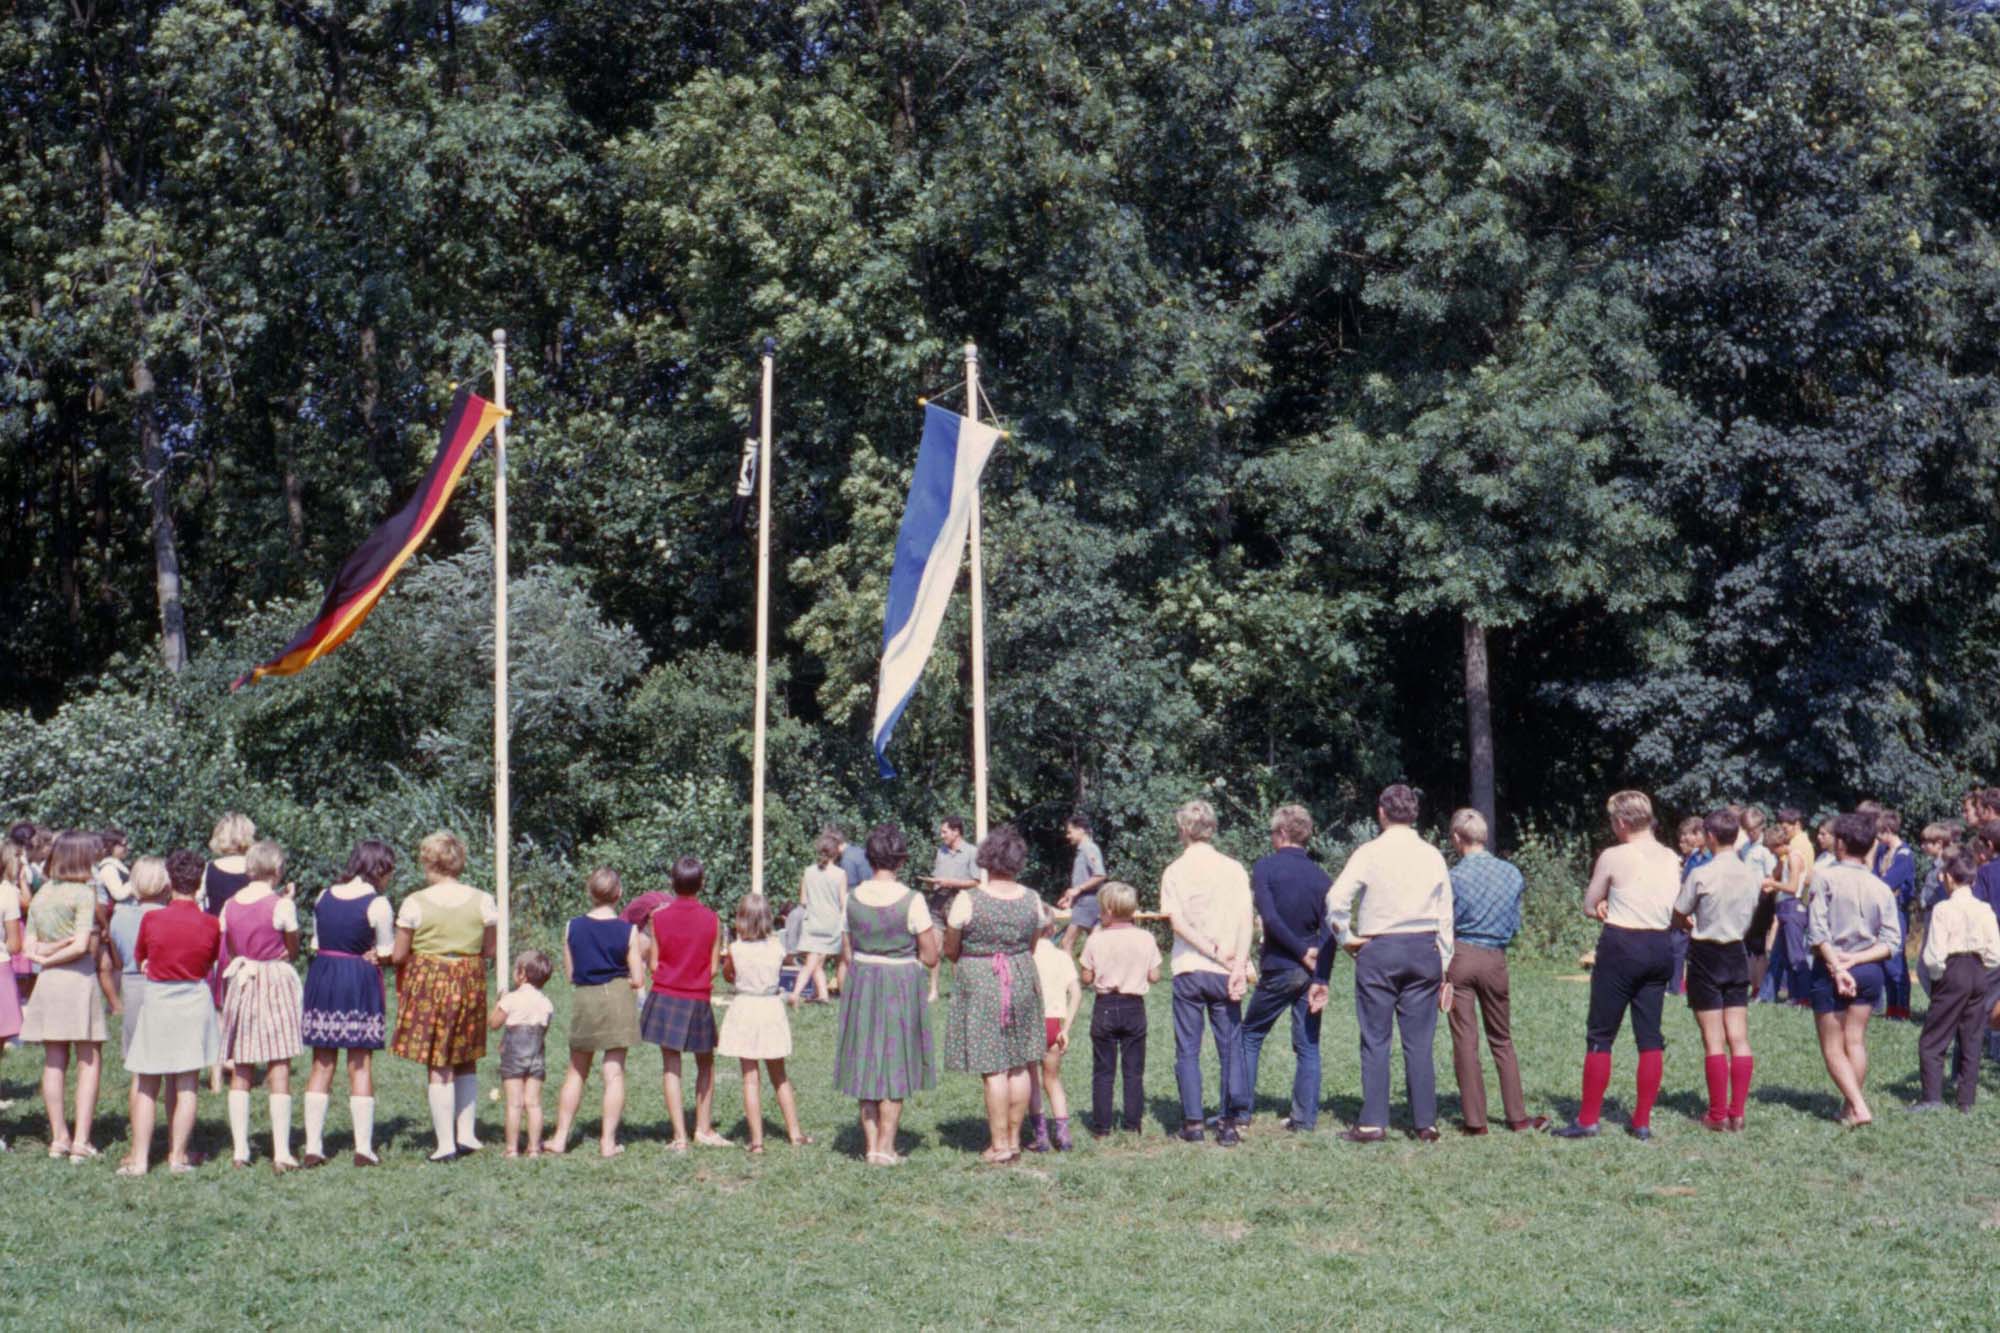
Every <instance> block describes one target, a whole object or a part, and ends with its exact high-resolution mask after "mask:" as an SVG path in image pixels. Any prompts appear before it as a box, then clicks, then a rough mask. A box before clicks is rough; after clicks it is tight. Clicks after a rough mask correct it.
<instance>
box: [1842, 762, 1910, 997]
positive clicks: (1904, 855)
mask: <svg viewBox="0 0 2000 1333" xmlns="http://www.w3.org/2000/svg"><path fill="white" fill-rule="evenodd" d="M1856 808H1857V809H1872V810H1873V813H1874V815H1875V852H1874V855H1873V856H1872V857H1871V858H1870V862H1869V869H1871V870H1873V871H1874V872H1875V878H1877V879H1879V880H1881V881H1882V882H1883V883H1884V884H1887V885H1888V886H1889V891H1890V892H1891V893H1893V894H1895V895H1896V915H1897V917H1898V918H1900V920H1901V923H1902V927H1903V938H1904V939H1905V940H1907V939H1909V938H1910V905H1911V903H1912V901H1913V900H1914V899H1915V897H1916V892H1917V858H1916V855H1915V853H1913V852H1911V851H1910V845H1909V844H1908V843H1906V842H1904V841H1903V836H1902V835H1903V817H1902V815H1901V814H1899V813H1897V812H1896V811H1894V810H1888V809H1884V808H1883V807H1882V806H1881V805H1879V804H1876V803H1875V802H1873V801H1863V802H1862V803H1861V805H1860V806H1857V807H1856ZM1882 975H1883V978H1884V980H1885V982H1886V983H1887V984H1886V985H1884V987H1883V990H1882V999H1883V1016H1884V1017H1885V1018H1900V1019H1904V1020H1907V1019H1908V1018H1909V1016H1910V963H1909V959H1908V958H1907V957H1906V956H1905V955H1904V954H1903V952H1902V951H1901V950H1898V951H1896V952H1895V953H1893V954H1891V955H1889V958H1888V960H1887V961H1885V962H1884V963H1883V964H1882Z"/></svg>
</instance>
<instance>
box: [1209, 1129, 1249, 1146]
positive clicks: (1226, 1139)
mask: <svg viewBox="0 0 2000 1333" xmlns="http://www.w3.org/2000/svg"><path fill="white" fill-rule="evenodd" d="M1241 1142H1243V1136H1242V1135H1241V1134H1239V1133H1237V1132H1236V1127H1235V1126H1234V1125H1224V1126H1223V1127H1222V1128H1221V1129H1218V1130H1216V1131H1215V1146H1216V1147H1218V1148H1234V1147H1235V1146H1236V1145H1237V1144H1239V1143H1241Z"/></svg>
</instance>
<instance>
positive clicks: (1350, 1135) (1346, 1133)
mask: <svg viewBox="0 0 2000 1333" xmlns="http://www.w3.org/2000/svg"><path fill="white" fill-rule="evenodd" d="M1340 1137H1341V1138H1342V1139H1343V1140H1344V1141H1346V1142H1348V1143H1380V1142H1381V1141H1382V1140H1383V1139H1386V1138H1388V1137H1389V1134H1388V1131H1387V1130H1381V1129H1360V1128H1355V1129H1348V1130H1342V1131H1341V1134H1340Z"/></svg>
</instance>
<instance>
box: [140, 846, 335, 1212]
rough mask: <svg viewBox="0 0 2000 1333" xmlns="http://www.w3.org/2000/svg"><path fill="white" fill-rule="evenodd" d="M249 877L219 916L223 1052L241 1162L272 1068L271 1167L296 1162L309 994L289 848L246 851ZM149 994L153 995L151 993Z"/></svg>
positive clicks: (285, 1166) (232, 1125)
mask: <svg viewBox="0 0 2000 1333" xmlns="http://www.w3.org/2000/svg"><path fill="white" fill-rule="evenodd" d="M243 860H244V864H245V866H246V867H247V868H248V873H249V875H250V883H249V884H248V885H246V886H245V887H243V888H242V889H239V890H238V891H237V892H236V893H235V894H234V895H233V896H232V897H231V898H230V899H229V901H228V902H226V903H224V904H223V905H222V912H221V914H220V915H219V916H218V917H217V918H216V919H217V921H218V922H219V923H220V924H221V926H222V955H221V959H220V962H221V964H222V1058H223V1059H224V1060H227V1061H228V1062H229V1066H230V1068H229V1133H230V1138H231V1141H232V1145H233V1146H234V1148H235V1156H234V1158H233V1161H234V1164H235V1165H237V1166H248V1165H250V1089H251V1087H252V1086H253V1085H254V1083H255V1082H256V1079H257V1075H258V1073H259V1072H260V1071H261V1070H266V1069H268V1070H269V1071H270V1073H269V1082H268V1083H267V1084H266V1089H267V1093H268V1097H269V1101H270V1108H271V1169H272V1170H273V1171H276V1172H278V1173H279V1174H283V1173H284V1172H286V1171H291V1170H294V1169H296V1168H297V1166H298V1160H297V1159H296V1158H294V1157H293V1156H292V1057H293V1056H295V1055H297V1054H298V1053H299V1049H300V1046H299V1016H300V1011H301V1009H302V1007H303V1005H302V999H303V996H302V992H301V989H300V986H299V974H298V970H297V969H296V968H294V967H293V966H292V961H293V960H294V959H296V958H297V957H298V956H299V908H298V904H297V903H296V902H294V901H293V899H292V895H293V894H294V893H295V892H296V890H295V888H294V887H293V886H292V885H290V884H287V885H285V887H284V890H283V891H282V892H280V891H279V889H278V881H279V880H280V879H282V878H283V877H284V873H285V852H284V849H283V848H281V847H279V846H278V844H277V843H275V842H257V843H252V844H251V846H250V850H249V851H248V852H246V853H244V857H243ZM149 998H150V997H149Z"/></svg>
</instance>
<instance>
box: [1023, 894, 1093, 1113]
mask: <svg viewBox="0 0 2000 1333" xmlns="http://www.w3.org/2000/svg"><path fill="white" fill-rule="evenodd" d="M1059 929H1061V923H1060V922H1057V921H1053V920H1052V921H1050V922H1049V924H1048V925H1046V926H1044V927H1043V928H1042V934H1041V937H1040V938H1039V939H1037V940H1036V941H1035V975H1036V976H1037V977H1038V978H1039V979H1040V981H1041V984H1042V1021H1043V1023H1044V1025H1045V1026H1046V1027H1047V1029H1048V1031H1047V1034H1046V1035H1047V1037H1048V1051H1047V1053H1046V1054H1044V1055H1043V1056H1042V1067H1041V1068H1040V1069H1039V1070H1035V1071H1033V1074H1034V1086H1033V1088H1032V1089H1031V1090H1030V1091H1029V1093H1028V1128H1030V1129H1032V1130H1033V1131H1034V1133H1035V1138H1034V1141H1033V1142H1032V1143H1030V1144H1029V1145H1028V1151H1029V1152H1047V1151H1048V1150H1049V1148H1050V1147H1051V1146H1053V1147H1054V1148H1055V1150H1056V1151H1057V1152H1068V1151H1069V1150H1070V1147H1071V1143H1072V1141H1071V1139H1070V1132H1069V1093H1068V1092H1067V1091H1065V1090H1064V1088H1063V1081H1062V1061H1063V1052H1065V1051H1067V1050H1068V1049H1069V1025H1070V1023H1071V1022H1073V1021H1074V1020H1075V1018H1076V1010H1077V1006H1078V1005H1079V1004H1080V1003H1081V1002H1082V1000H1083V986H1082V984H1081V983H1080V982H1079V981H1078V980H1077V974H1076V961H1075V960H1074V959H1072V958H1071V957H1070V956H1069V950H1068V949H1066V948H1063V947H1062V946H1061V945H1059V944H1057V943H1056V941H1055V935H1056V931H1057V930H1059ZM1044 1088H1046V1089H1048V1097H1049V1111H1050V1114H1048V1115H1043V1114H1042V1090H1043V1089H1044Z"/></svg>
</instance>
